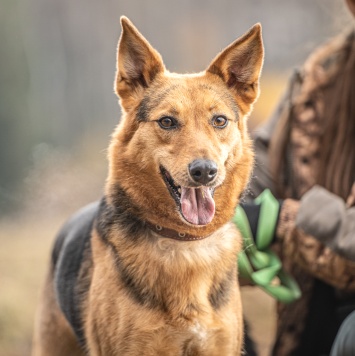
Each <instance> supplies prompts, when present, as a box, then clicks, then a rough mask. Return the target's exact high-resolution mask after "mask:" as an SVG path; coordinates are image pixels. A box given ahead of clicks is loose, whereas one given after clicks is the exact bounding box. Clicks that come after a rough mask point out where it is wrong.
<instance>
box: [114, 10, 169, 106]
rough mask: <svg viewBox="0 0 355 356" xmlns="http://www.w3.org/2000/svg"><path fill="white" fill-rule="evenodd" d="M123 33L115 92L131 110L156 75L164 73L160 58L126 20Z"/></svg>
mask: <svg viewBox="0 0 355 356" xmlns="http://www.w3.org/2000/svg"><path fill="white" fill-rule="evenodd" d="M121 26H122V33H121V37H120V40H119V42H118V50H117V72H116V80H115V92H116V94H117V95H118V96H119V97H120V98H121V103H122V105H123V107H124V108H125V109H126V110H128V109H129V108H130V106H131V105H132V103H133V101H135V100H139V98H140V97H141V96H142V93H143V92H144V90H145V89H146V88H147V87H148V86H149V85H150V84H151V82H152V81H153V80H154V78H155V77H156V75H157V74H158V73H160V72H164V69H165V68H164V64H163V61H162V59H161V56H160V54H159V53H158V52H157V51H156V50H155V49H154V48H153V47H152V46H151V45H150V44H149V43H148V41H147V40H146V39H145V38H144V37H143V36H142V35H141V34H140V33H139V31H138V30H137V29H136V28H135V27H134V26H133V24H132V22H131V21H130V20H128V18H127V17H124V16H122V17H121Z"/></svg>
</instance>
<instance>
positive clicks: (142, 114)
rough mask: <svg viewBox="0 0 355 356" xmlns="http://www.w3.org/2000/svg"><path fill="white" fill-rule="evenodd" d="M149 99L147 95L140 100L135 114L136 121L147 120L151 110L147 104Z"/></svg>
mask: <svg viewBox="0 0 355 356" xmlns="http://www.w3.org/2000/svg"><path fill="white" fill-rule="evenodd" d="M149 103H150V99H149V97H147V96H146V97H145V98H143V100H142V101H141V102H140V104H139V106H138V110H137V116H136V119H137V121H138V122H147V121H148V117H149V113H150V111H151V106H150V105H149Z"/></svg>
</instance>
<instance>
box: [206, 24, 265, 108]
mask: <svg viewBox="0 0 355 356" xmlns="http://www.w3.org/2000/svg"><path fill="white" fill-rule="evenodd" d="M263 61H264V47H263V41H262V37H261V25H260V24H256V25H254V26H253V27H252V28H251V29H250V30H249V31H248V32H247V33H246V34H244V35H243V36H242V37H240V38H238V39H237V40H236V41H234V42H233V43H232V44H231V45H229V46H228V47H227V48H226V49H224V50H223V51H222V52H221V53H220V54H218V55H217V57H216V58H215V59H214V60H213V61H212V63H211V64H210V66H209V67H208V69H207V72H210V73H213V74H217V75H218V76H220V77H221V78H222V79H223V80H224V81H225V83H226V84H227V86H228V87H229V88H230V89H231V90H232V91H233V92H234V94H235V95H237V96H239V97H241V98H242V100H244V102H245V104H252V103H253V102H254V101H255V100H256V98H257V97H258V94H259V77H260V73H261V69H262V66H263Z"/></svg>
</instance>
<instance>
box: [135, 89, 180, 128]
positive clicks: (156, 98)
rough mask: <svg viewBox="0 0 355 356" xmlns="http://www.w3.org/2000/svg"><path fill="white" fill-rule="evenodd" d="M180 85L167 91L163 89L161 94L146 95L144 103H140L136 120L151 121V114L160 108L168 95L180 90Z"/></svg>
mask: <svg viewBox="0 0 355 356" xmlns="http://www.w3.org/2000/svg"><path fill="white" fill-rule="evenodd" d="M179 87H180V85H179V84H174V85H171V86H169V87H167V88H166V89H163V91H162V92H161V93H156V92H155V93H154V95H153V96H152V95H146V96H145V97H144V98H143V99H142V101H141V102H140V104H139V106H138V109H137V115H136V119H137V121H138V122H147V121H148V120H149V116H150V112H151V111H152V110H153V108H155V107H156V106H158V105H159V104H160V103H161V102H162V101H163V100H164V99H165V98H166V97H167V96H168V95H169V93H170V92H171V91H173V90H175V89H177V88H179Z"/></svg>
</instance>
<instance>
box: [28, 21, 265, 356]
mask: <svg viewBox="0 0 355 356" xmlns="http://www.w3.org/2000/svg"><path fill="white" fill-rule="evenodd" d="M122 28H123V32H122V35H121V39H120V42H119V48H118V65H117V75H116V82H115V90H116V92H117V94H118V95H119V97H120V103H121V106H122V109H123V116H122V120H121V122H120V124H119V125H118V127H117V129H116V130H115V132H114V134H113V138H112V141H111V145H110V148H109V164H110V169H109V176H108V180H107V185H106V193H105V195H106V198H107V201H108V202H109V204H111V205H112V206H113V205H114V204H115V194H116V193H115V192H116V186H117V184H119V186H120V187H121V188H123V190H124V191H125V192H126V193H127V195H128V196H129V197H130V199H131V201H132V202H134V205H135V210H134V211H133V213H135V212H136V211H138V212H139V218H140V219H142V220H143V221H148V222H150V223H151V224H159V225H162V226H164V227H167V228H170V229H174V230H176V231H179V232H181V233H188V234H192V235H196V236H207V235H209V237H208V238H206V239H204V240H200V241H189V242H183V241H176V240H173V239H167V238H163V237H161V236H159V235H157V234H155V233H154V232H152V231H151V230H149V229H146V230H145V232H144V233H142V236H140V237H141V239H140V242H139V244H137V243H135V242H134V241H133V240H132V239H130V238H128V237H129V236H128V235H127V231H125V229H122V228H120V227H117V226H116V227H114V228H113V229H112V230H110V232H109V234H108V236H107V241H106V242H105V241H104V240H103V239H102V236H100V234H99V232H98V230H96V229H94V230H93V234H92V240H91V243H92V251H93V256H92V259H93V274H92V281H91V286H90V290H89V292H88V296H87V301H86V302H85V306H87V307H85V312H84V318H85V321H84V325H85V336H86V339H87V346H88V349H89V350H90V352H89V354H90V355H118V354H119V355H127V356H129V355H132V356H136V355H216V356H217V355H225V356H228V355H240V354H241V351H242V338H243V321H242V307H241V301H240V295H239V287H238V284H237V267H236V256H237V253H238V251H239V250H240V248H241V240H240V237H239V234H238V232H237V230H236V228H235V226H234V224H232V223H230V222H229V220H230V218H231V217H232V215H233V213H234V209H235V206H236V204H237V202H238V198H239V195H240V194H241V192H242V191H243V189H244V188H245V186H246V184H247V182H248V179H249V175H250V171H251V168H252V163H253V153H252V149H251V142H250V139H249V136H248V133H247V127H246V121H247V116H248V114H249V113H250V111H251V109H252V104H253V102H254V101H255V100H256V98H257V96H258V93H259V89H258V80H259V75H260V71H261V67H262V62H263V47H262V40H261V28H260V25H255V26H254V27H253V28H252V29H251V30H250V31H249V32H248V33H247V34H246V35H244V36H243V37H242V38H240V39H239V40H237V41H235V42H234V43H233V44H231V45H230V46H229V47H227V48H226V49H225V50H224V51H223V52H222V53H221V54H219V55H218V56H217V57H216V59H215V60H214V61H213V62H212V63H211V65H210V66H209V68H208V69H207V70H206V71H205V72H201V73H198V74H194V75H178V74H174V73H169V72H168V71H167V70H166V69H165V67H164V64H163V62H162V60H161V57H160V55H159V54H158V53H157V52H156V51H155V50H154V49H153V48H152V47H151V46H150V45H149V43H148V42H147V41H146V40H145V39H144V38H143V37H142V35H141V34H140V33H139V32H138V31H137V29H135V28H134V26H133V25H132V24H131V23H130V22H129V20H128V19H126V18H122ZM148 99H149V105H148V106H149V107H147V108H145V107H144V106H142V103H143V102H144V100H146V101H147V100H148ZM145 115H146V116H147V117H145ZM214 115H224V116H226V117H227V118H228V119H229V122H228V126H227V127H226V128H225V129H223V130H222V129H216V128H215V127H213V126H212V125H211V118H212V117H213V116H214ZM140 116H142V117H143V118H144V120H143V119H142V118H141V119H142V120H140ZM163 116H173V117H176V118H178V119H179V123H180V128H179V130H164V129H162V128H161V127H160V126H159V125H158V123H157V122H156V121H157V120H159V119H160V118H161V117H163ZM177 152H178V153H177ZM196 158H204V159H210V160H213V161H214V162H216V163H217V165H218V176H217V178H216V183H215V184H216V186H217V188H216V190H215V194H214V200H215V205H216V212H215V216H214V218H213V220H212V222H210V223H209V224H207V225H203V226H200V225H192V224H190V223H187V222H186V221H185V220H184V219H183V218H182V216H181V215H180V213H179V211H178V209H177V206H176V203H175V201H174V200H173V199H172V197H171V195H170V193H169V191H168V189H167V187H166V185H165V183H164V181H163V179H162V176H161V172H160V169H159V167H160V166H164V167H165V168H166V169H167V170H168V171H169V172H170V174H171V176H172V177H173V178H174V181H175V182H177V183H178V184H179V185H182V186H188V184H189V183H188V182H189V177H188V173H187V167H188V165H189V163H190V162H191V161H193V160H194V159H196ZM116 253H117V255H119V258H120V261H123V263H124V264H125V265H126V266H129V267H130V269H131V270H132V271H134V279H135V280H136V281H138V282H139V283H140V284H141V285H143V286H145V287H146V289H147V291H149V293H150V294H152V295H155V296H157V298H158V299H159V300H161V305H160V307H159V308H154V307H150V306H148V305H142V304H139V303H137V302H136V301H135V300H134V299H133V298H132V297H131V296H130V295H129V291H128V290H127V287H126V285H125V283H124V281H123V278H120V276H119V273H118V267H117V263H119V262H117V259H115V254H116ZM230 281H232V282H230ZM224 282H225V284H226V285H227V286H228V291H226V292H225V295H223V290H222V291H221V293H220V294H221V298H224V297H225V298H226V300H225V302H223V303H221V306H220V307H219V306H218V307H217V306H214V305H213V303H211V300H210V299H209V298H210V297H209V296H210V295H211V290H212V291H213V288H217V287H218V286H220V285H221V286H223V283H224ZM229 282H230V283H229ZM221 288H222V287H221ZM226 288H227V287H226ZM222 289H223V288H222ZM212 294H213V293H212ZM44 337H46V336H44ZM35 355H40V353H35Z"/></svg>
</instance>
